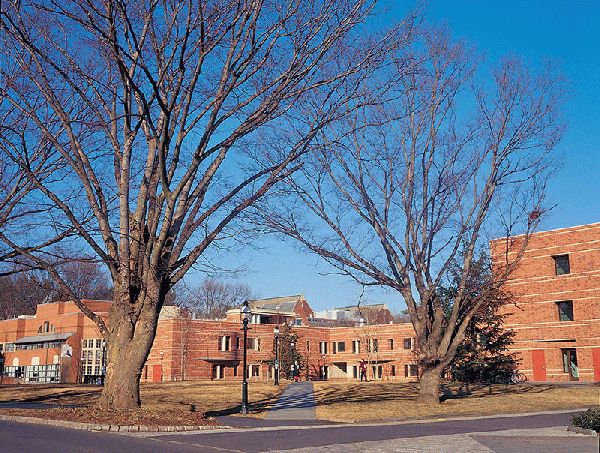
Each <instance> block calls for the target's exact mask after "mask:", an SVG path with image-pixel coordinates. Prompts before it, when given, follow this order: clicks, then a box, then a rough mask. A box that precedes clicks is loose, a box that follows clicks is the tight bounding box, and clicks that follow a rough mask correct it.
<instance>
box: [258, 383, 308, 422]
mask: <svg viewBox="0 0 600 453" xmlns="http://www.w3.org/2000/svg"><path fill="white" fill-rule="evenodd" d="M265 419H267V420H282V421H283V420H286V421H287V420H311V421H312V420H316V419H317V417H316V413H315V397H314V395H313V383H312V382H293V383H291V384H290V385H288V386H287V387H286V389H285V390H284V391H283V393H282V394H281V396H280V397H279V399H278V400H277V402H276V403H275V404H274V405H273V407H272V408H271V410H270V411H269V412H268V413H267V416H266V417H265Z"/></svg>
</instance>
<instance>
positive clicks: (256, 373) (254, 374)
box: [248, 365, 260, 377]
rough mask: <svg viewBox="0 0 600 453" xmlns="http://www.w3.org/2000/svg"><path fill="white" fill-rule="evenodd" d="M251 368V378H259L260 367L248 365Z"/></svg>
mask: <svg viewBox="0 0 600 453" xmlns="http://www.w3.org/2000/svg"><path fill="white" fill-rule="evenodd" d="M248 366H249V367H250V370H249V371H250V373H249V374H250V376H251V377H258V376H259V373H260V365H248Z"/></svg>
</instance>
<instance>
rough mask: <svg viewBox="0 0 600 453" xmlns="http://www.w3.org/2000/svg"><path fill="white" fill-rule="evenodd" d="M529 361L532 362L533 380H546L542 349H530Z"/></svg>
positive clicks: (544, 359)
mask: <svg viewBox="0 0 600 453" xmlns="http://www.w3.org/2000/svg"><path fill="white" fill-rule="evenodd" d="M531 361H532V362H533V380H534V381H545V380H546V358H545V357H544V350H543V349H536V350H535V351H531Z"/></svg>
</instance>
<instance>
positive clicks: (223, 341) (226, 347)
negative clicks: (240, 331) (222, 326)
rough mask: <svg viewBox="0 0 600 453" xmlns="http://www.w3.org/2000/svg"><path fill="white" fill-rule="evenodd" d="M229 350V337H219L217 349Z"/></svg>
mask: <svg viewBox="0 0 600 453" xmlns="http://www.w3.org/2000/svg"><path fill="white" fill-rule="evenodd" d="M230 350H231V337H230V336H228V335H224V336H222V337H221V340H220V345H219V351H230Z"/></svg>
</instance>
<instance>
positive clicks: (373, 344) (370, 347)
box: [367, 338, 379, 352]
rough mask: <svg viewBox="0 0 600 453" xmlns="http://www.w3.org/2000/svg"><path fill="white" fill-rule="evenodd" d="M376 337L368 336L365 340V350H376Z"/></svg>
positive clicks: (377, 348)
mask: <svg viewBox="0 0 600 453" xmlns="http://www.w3.org/2000/svg"><path fill="white" fill-rule="evenodd" d="M378 343H379V342H378V341H377V338H369V340H368V341H367V352H377V351H378V350H379V346H378Z"/></svg>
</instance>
